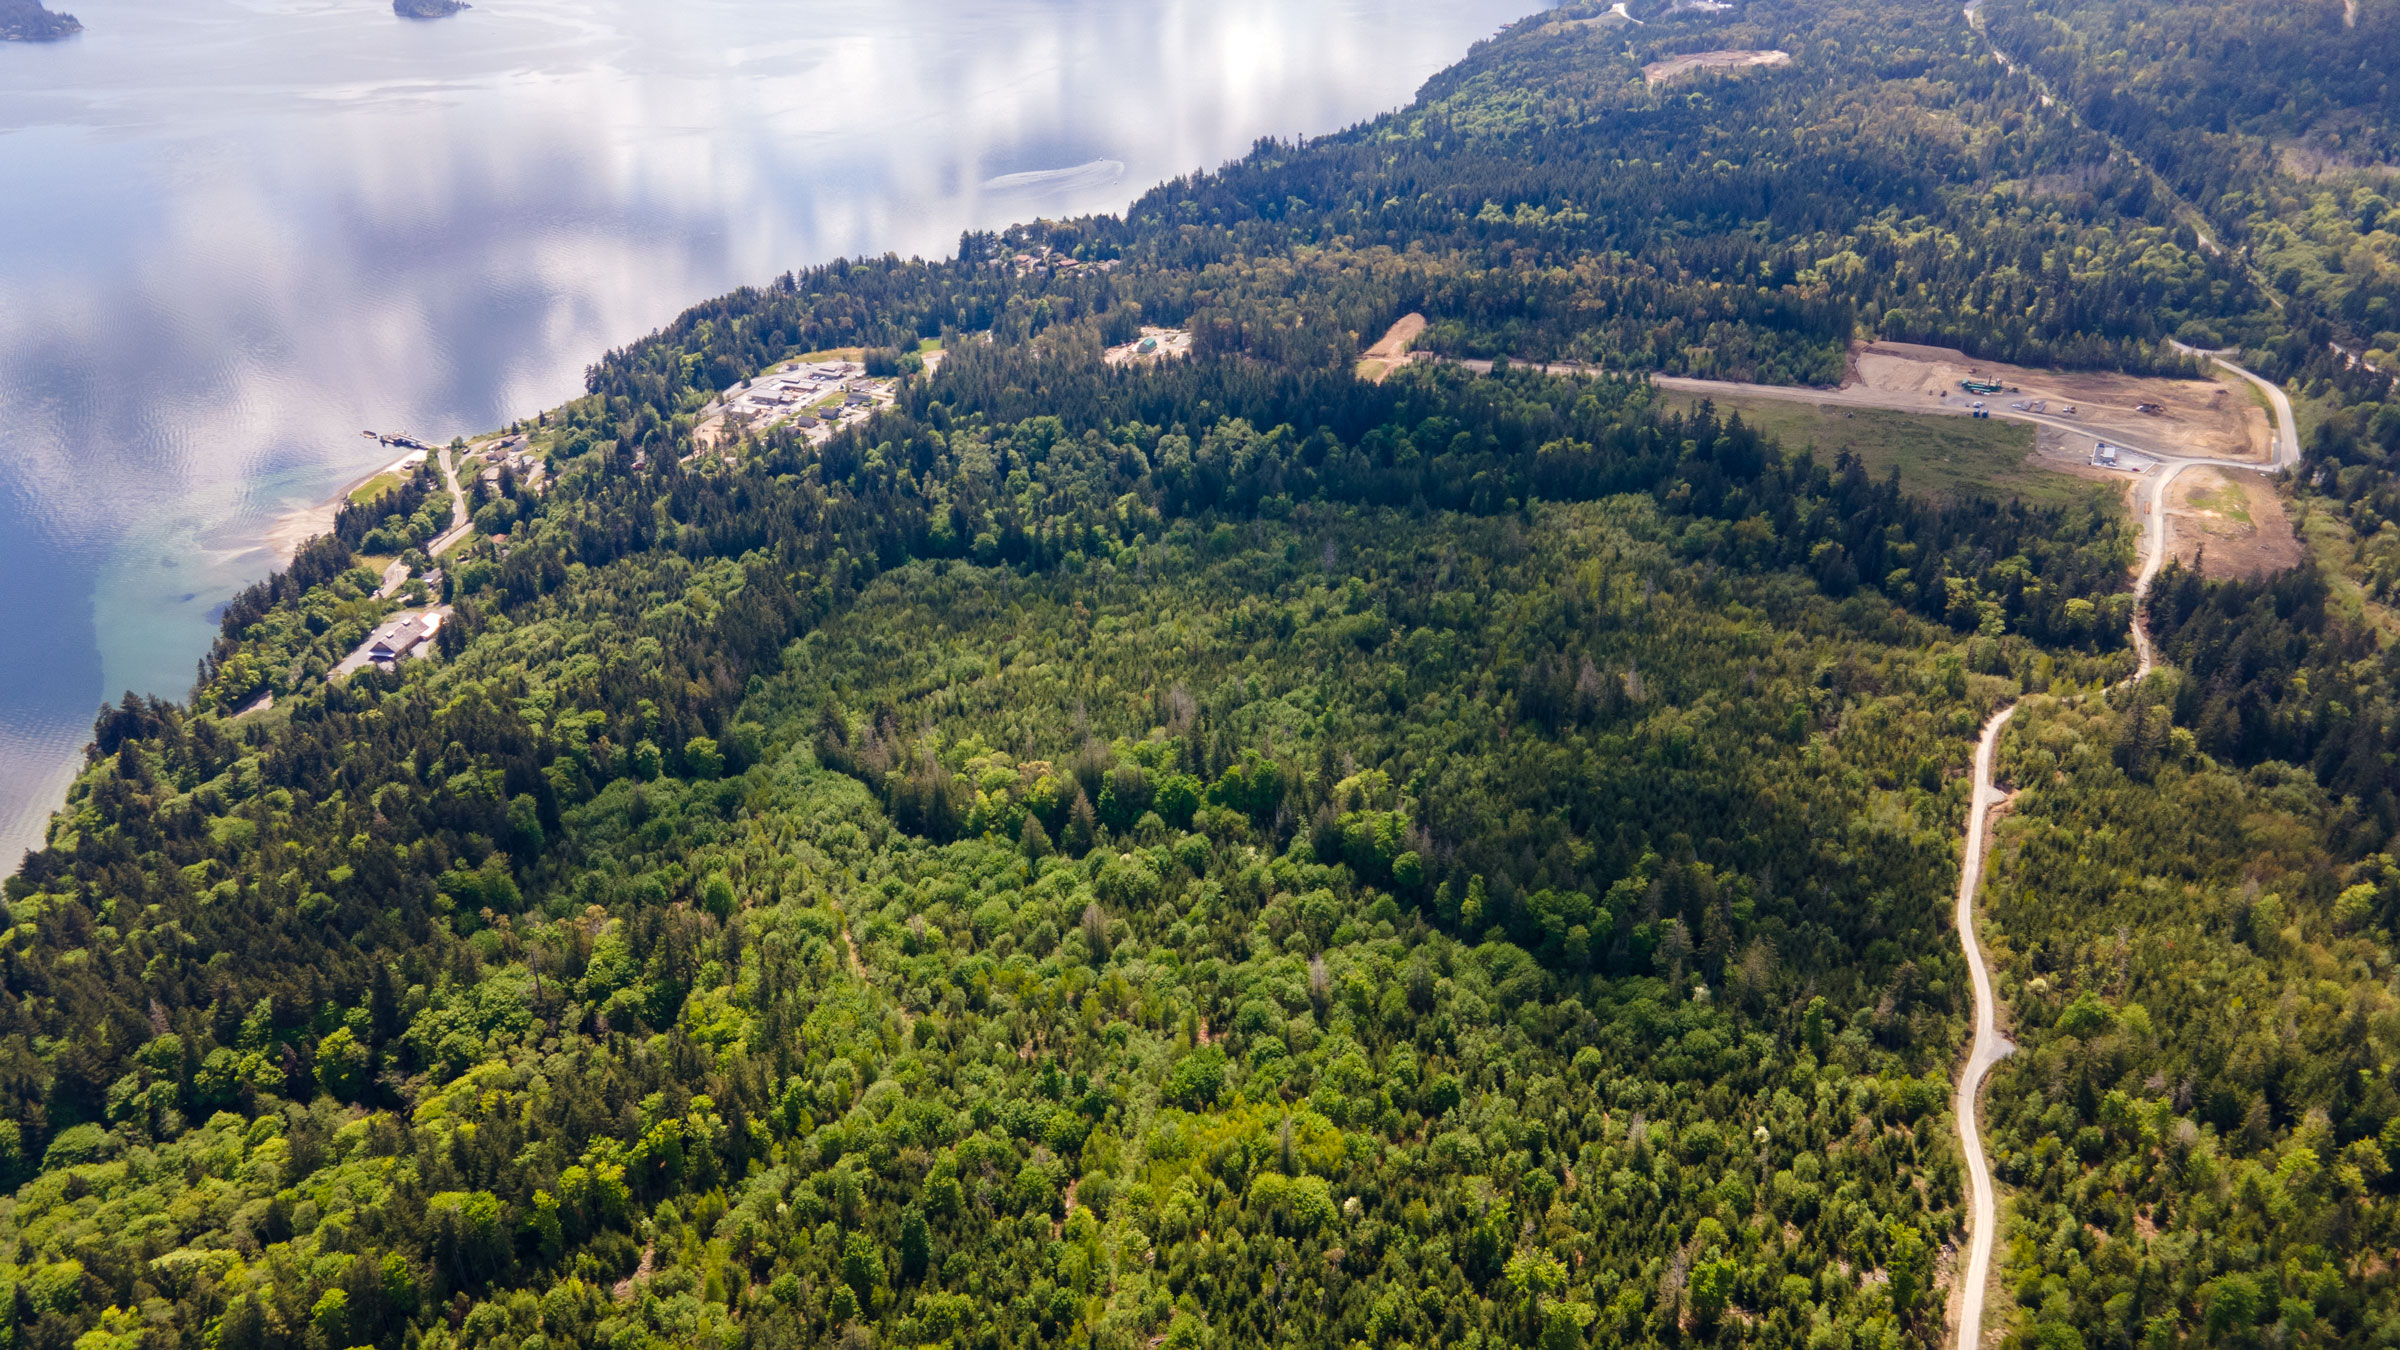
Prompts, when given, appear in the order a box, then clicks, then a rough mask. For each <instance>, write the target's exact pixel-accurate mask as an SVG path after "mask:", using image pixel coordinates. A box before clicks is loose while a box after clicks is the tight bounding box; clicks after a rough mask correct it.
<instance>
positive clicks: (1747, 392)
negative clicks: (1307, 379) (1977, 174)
mask: <svg viewBox="0 0 2400 1350" xmlns="http://www.w3.org/2000/svg"><path fill="white" fill-rule="evenodd" d="M2184 350H2185V351H2187V352H2191V354H2192V355H2194V356H2206V357H2208V358H2209V359H2210V360H2212V361H2215V362H2216V363H2217V364H2218V365H2219V366H2222V367H2224V368H2225V369H2226V370H2228V371H2231V372H2232V373H2234V374H2236V375H2239V376H2241V377H2242V378H2243V379H2245V380H2248V381H2250V382H2251V383H2252V384H2255V385H2257V386H2258V387H2259V388H2260V389H2263V390H2265V391H2266V394H2267V399H2268V401H2269V402H2271V403H2273V404H2274V405H2275V418H2276V427H2275V431H2276V438H2275V447H2274V454H2273V457H2272V458H2271V459H2270V460H2269V461H2268V462H2267V463H2265V464H2260V463H2258V462H2257V461H2256V460H2248V459H2216V458H2207V457H2200V456H2191V455H2179V454H2177V453H2176V452H2174V451H2172V450H2165V449H2161V448H2159V446H2158V444H2157V443H2151V444H2147V445H2145V444H2142V443H2141V442H2138V441H2131V440H2127V439H2126V438H2125V436H2124V435H2123V434H2122V433H2120V432H2115V431H2111V432H2109V433H2108V434H2107V435H2105V436H2103V435H2100V434H2099V433H2097V432H2094V431H2093V430H2092V429H2091V428H2090V427H2088V426H2084V425H2082V424H2080V423H2076V422H2071V421H2068V420H2067V419H2066V418H2063V417H2059V416H2056V415H2054V414H2050V413H2037V412H2026V411H2020V410H2018V409H2015V408H2011V407H2009V406H2008V405H2007V404H2005V403H2003V404H2001V405H1999V406H1998V407H1992V406H1989V405H1988V402H1987V406H1986V408H1985V411H1986V412H1987V413H1989V414H1990V415H1991V416H1992V417H1994V418H1996V419H1999V420H2002V421H2008V422H2028V423H2033V424H2035V425H2038V426H2046V427H2055V428H2057V429H2058V430H2060V431H2064V432H2068V433H2070V434H2072V435H2076V436H2081V437H2084V438H2085V439H2087V440H2095V441H2103V440H2104V441H2107V442H2108V443H2109V444H2111V445H2117V446H2123V447H2124V448H2125V449H2128V450H2131V451H2134V452H2135V453H2137V454H2141V455H2146V456H2148V457H2149V458H2151V459H2155V460H2160V461H2165V460H2175V459H2180V460H2186V461H2188V462H2190V463H2193V464H2208V465H2212V466H2215V467H2217V468H2225V469H2266V470H2269V471H2273V470H2276V469H2288V468H2290V467H2292V466H2293V465H2295V464H2298V463H2299V462H2300V438H2299V436H2298V435H2297V434H2296V433H2295V432H2294V431H2293V429H2292V425H2293V424H2292V401H2291V400H2290V399H2289V398H2286V397H2284V393H2283V390H2281V389H2280V388H2277V387H2276V386H2275V385H2273V384H2271V383H2269V382H2268V381H2266V380H2263V379H2261V378H2259V377H2258V376H2256V375H2253V374H2251V373H2250V372H2249V371H2247V370H2244V369H2242V368H2241V367H2240V366H2237V365H2235V364H2233V363H2232V362H2230V361H2227V360H2225V359H2224V358H2223V357H2220V356H2218V355H2216V354H2215V353H2214V352H2202V351H2194V350H2193V349H2191V348H2188V347H2187V348H2184ZM1419 359H1421V360H1422V359H1427V358H1422V357H1420V358H1419ZM1444 359H1446V358H1444ZM1449 364H1452V365H1458V366H1463V367H1465V368H1466V369H1468V370H1473V371H1478V372H1482V373H1485V374H1489V373H1490V371H1491V369H1492V363H1491V362H1489V361H1453V362H1450V363H1449ZM1517 365H1518V367H1519V368H1531V369H1534V370H1539V371H1541V372H1542V373H1543V374H1545V375H1599V374H1602V373H1604V372H1603V370H1602V368H1601V367H1599V366H1582V365H1574V364H1571V363H1568V362H1555V363H1552V364H1549V365H1543V364H1541V363H1538V362H1531V361H1525V362H1518V363H1517ZM1650 383H1651V384H1652V385H1654V386H1656V387H1657V388H1660V389H1673V390H1675V391H1677V392H1679V393H1686V394H1700V395H1703V396H1709V397H1716V398H1727V397H1737V396H1738V397H1741V398H1771V399H1779V400H1781V401H1783V402H1785V403H1813V404H1817V405H1819V406H1821V407H1834V408H1881V409H1883V410H1885V411H1887V412H1904V413H1911V414H1914V415H1917V416H1921V417H1971V416H1973V415H1974V410H1973V409H1972V408H1971V407H1970V406H1969V404H1970V402H1971V400H1967V399H1957V400H1949V399H1935V400H1930V401H1929V400H1926V399H1920V398H1911V397H1909V396H1907V395H1904V394H1888V393H1881V392H1878V391H1876V390H1873V389H1868V388H1865V387H1864V386H1860V385H1849V386H1845V387H1843V388H1840V389H1820V388H1814V387H1811V386H1808V385H1795V384H1744V383H1742V382H1741V381H1739V380H1696V379H1693V378H1691V377H1690V376H1688V375H1652V376H1651V377H1650Z"/></svg>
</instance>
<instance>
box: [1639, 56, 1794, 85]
mask: <svg viewBox="0 0 2400 1350" xmlns="http://www.w3.org/2000/svg"><path fill="white" fill-rule="evenodd" d="M1791 63H1792V54H1791V53H1790V52H1774V51H1767V52H1692V53H1689V54H1687V55H1684V56H1671V57H1668V58H1667V59H1666V60H1664V61H1653V62H1651V63H1650V64H1648V65H1646V66H1644V67H1642V78H1643V79H1645V80H1647V81H1649V82H1650V83H1651V84H1652V85H1654V86H1655V85H1661V84H1665V83H1667V82H1668V81H1670V80H1675V79H1680V78H1682V77H1683V76H1685V75H1690V74H1693V73H1695V72H1700V71H1730V70H1745V69H1748V68H1750V67H1752V66H1788V65H1790V64H1791Z"/></svg>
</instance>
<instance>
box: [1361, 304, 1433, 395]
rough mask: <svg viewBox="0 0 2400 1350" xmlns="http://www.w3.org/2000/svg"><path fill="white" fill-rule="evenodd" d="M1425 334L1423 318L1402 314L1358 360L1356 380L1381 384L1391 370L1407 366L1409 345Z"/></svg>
mask: <svg viewBox="0 0 2400 1350" xmlns="http://www.w3.org/2000/svg"><path fill="white" fill-rule="evenodd" d="M1424 334H1425V316H1424V315H1422V314H1403V315H1401V316H1400V320H1399V322H1397V323H1395V324H1393V325H1392V326H1391V327H1390V328H1388V329H1386V330H1384V334H1383V338H1382V340H1380V341H1378V342H1377V343H1376V344H1375V345H1374V346H1372V347H1369V348H1367V351H1366V354H1365V355H1364V356H1361V357H1360V358H1359V359H1358V378H1360V379H1362V380H1371V381H1373V382H1374V383H1376V384H1381V383H1383V377H1384V376H1386V375H1389V374H1391V373H1392V371H1393V369H1394V368H1396V367H1398V366H1402V365H1405V364H1407V362H1408V348H1409V344H1410V343H1412V342H1415V341H1416V340H1417V339H1418V338H1420V337H1422V336H1424Z"/></svg>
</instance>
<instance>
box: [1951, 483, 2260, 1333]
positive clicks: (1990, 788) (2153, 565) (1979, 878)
mask: <svg viewBox="0 0 2400 1350" xmlns="http://www.w3.org/2000/svg"><path fill="white" fill-rule="evenodd" d="M2296 453H2297V451H2296V450H2295V454H2296ZM2207 462H2209V461H2205V460H2198V459H2178V460H2170V461H2166V462H2164V463H2161V464H2160V465H2159V467H2158V471H2157V472H2156V473H2153V474H2148V475H2145V476H2144V477H2143V478H2142V479H2141V480H2140V481H2139V482H2137V483H2136V484H2135V486H2134V503H2135V512H2136V514H2137V515H2138V516H2139V517H2140V519H2141V521H2142V570H2141V572H2140V573H2139V574H2138V575H2137V576H2136V577H2135V578H2134V583H2133V649H2134V653H2135V656H2136V658H2137V664H2136V666H2135V668H2134V678H2135V679H2137V680H2138V679H2140V678H2142V677H2143V676H2144V675H2147V674H2149V673H2150V672H2151V670H2152V669H2154V668H2155V667H2156V666H2157V664H2158V654H2157V651H2156V649H2155V648H2154V647H2153V646H2152V644H2151V642H2150V630H2149V627H2148V625H2146V624H2144V623H2143V622H2142V601H2143V600H2144V599H2145V598H2146V597H2147V596H2148V595H2149V594H2150V583H2151V582H2152V581H2153V580H2155V579H2156V578H2157V576H2158V569H2159V565H2160V564H2161V563H2162V562H2163V561H2164V560H2165V559H2166V556H2167V497H2168V495H2169V492H2170V490H2171V489H2172V488H2173V486H2174V483H2175V477H2176V475H2177V474H2180V473H2182V472H2183V471H2184V470H2185V469H2188V468H2191V467H2193V466H2194V465H2196V464H2202V463H2207ZM2248 467H2251V468H2256V467H2257V466H2255V465H2251V466H2248ZM2017 707H2018V705H2017V704H2014V703H2011V704H2009V705H2008V706H2007V707H2005V708H2002V709H2001V710H2000V711H1999V712H1997V713H1994V714H1993V715H1992V720H1990V721H1989V722H1986V723H1984V726H1983V734H1982V736H1980V737H1978V738H1977V739H1976V742H1975V778H1974V784H1973V787H1972V789H1971V793H1970V796H1969V798H1968V801H1967V838H1966V847H1965V852H1964V854H1963V855H1962V856H1961V858H1960V861H1959V870H1958V910H1957V916H1956V922H1957V924H1958V945H1959V946H1960V947H1961V948H1962V949H1963V950H1964V951H1965V952H1966V957H1967V970H1968V973H1969V974H1970V975H1971V976H1972V977H1973V981H1974V986H1975V1038H1974V1040H1973V1041H1972V1042H1971V1043H1970V1044H1969V1046H1968V1049H1967V1063H1966V1067H1965V1069H1964V1070H1963V1071H1962V1072H1961V1073H1960V1074H1959V1076H1958V1096H1957V1098H1956V1102H1955V1107H1954V1109H1955V1112H1956V1114H1957V1116H1958V1142H1959V1147H1960V1148H1961V1150H1962V1151H1964V1152H1965V1153H1966V1155H1967V1186H1968V1197H1967V1202H1968V1216H1967V1256H1966V1260H1965V1262H1964V1263H1963V1264H1962V1265H1961V1267H1960V1271H1959V1280H1958V1286H1957V1292H1958V1303H1957V1308H1958V1320H1957V1327H1958V1340H1957V1350H1981V1346H1982V1343H1983V1295H1984V1288H1985V1286H1986V1285H1988V1284H1989V1283H1990V1282H1991V1271H1992V1247H1993V1243H1994V1240H1995V1239H1996V1238H1997V1237H1998V1235H1999V1230H2000V1214H1999V1206H1998V1204H1997V1203H1996V1201H1995V1199H1994V1196H1993V1191H1992V1172H1991V1164H1990V1162H1989V1161H1988V1160H1987V1159H1986V1158H1985V1157H1984V1147H1983V1131H1982V1126H1981V1123H1980V1121H1979V1119H1978V1115H1977V1112H1978V1108H1979V1106H1980V1102H1979V1100H1978V1098H1979V1096H1980V1094H1981V1093H1982V1091H1983V1080H1984V1077H1985V1075H1987V1074H1989V1073H1990V1072H1991V1069H1992V1066H1993V1065H1994V1064H1997V1063H1999V1062H2000V1061H2001V1060H2002V1059H2005V1058H2007V1056H2008V1054H2009V1052H2010V1051H2012V1050H2014V1049H2015V1048H2016V1046H2015V1045H2014V1044H2013V1043H2012V1042H2010V1041H2009V1039H2008V1038H2007V1037H2006V1036H2003V1035H2001V1034H2000V1026H1999V1011H1998V1000H1997V999H1996V998H1995V997H1994V995H1993V992H1992V976H1991V971H1990V969H1989V968H1988V967H1987V966H1986V965H1985V963H1984V959H1983V944H1982V943H1981V942H1980V941H1978V940H1977V938H1976V932H1975V892H1976V890H1977V889H1978V888H1979V887H1980V886H1981V885H1982V884H1983V863H1984V855H1985V853H1986V852H1987V849H1988V844H1987V841H1988V837H1989V833H1990V825H1991V821H1992V818H1993V816H1994V814H1995V813H1996V811H1997V809H1998V808H1999V807H2000V805H2001V804H2002V803H2004V802H2006V801H2007V800H2008V797H2009V794H2007V793H2005V792H2002V791H2000V789H1999V788H1998V787H1997V786H1996V785H1995V784H1994V782H1993V772H1994V769H1995V767H1996V765H1997V761H1998V760H1999V757H2000V733H2001V732H2002V731H2004V730H2006V729H2007V727H2008V722H2009V719H2010V718H2011V717H2014V716H2015V715H2016V711H2017Z"/></svg>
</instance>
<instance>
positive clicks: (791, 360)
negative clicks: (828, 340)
mask: <svg viewBox="0 0 2400 1350" xmlns="http://www.w3.org/2000/svg"><path fill="white" fill-rule="evenodd" d="M866 359H867V349H866V348H864V347H827V348H826V349H825V350H823V351H821V352H802V353H800V354H799V355H798V356H789V357H785V358H784V361H783V364H784V365H786V366H805V365H811V364H814V363H815V362H818V361H864V360H866Z"/></svg>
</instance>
